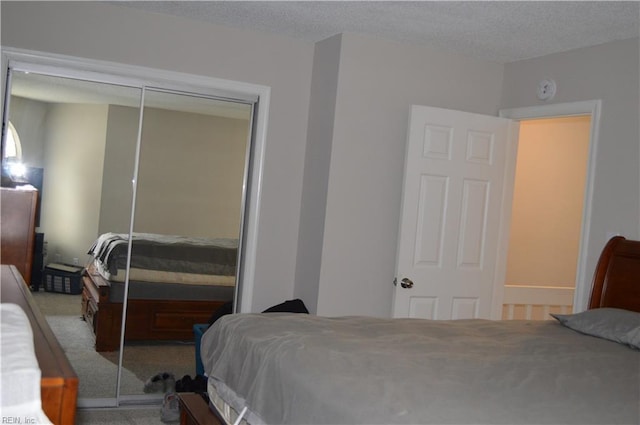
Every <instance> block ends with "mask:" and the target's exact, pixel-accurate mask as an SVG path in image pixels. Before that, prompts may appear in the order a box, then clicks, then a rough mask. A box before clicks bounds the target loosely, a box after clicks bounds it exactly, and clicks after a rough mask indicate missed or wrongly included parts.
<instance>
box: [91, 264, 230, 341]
mask: <svg viewBox="0 0 640 425" xmlns="http://www.w3.org/2000/svg"><path fill="white" fill-rule="evenodd" d="M82 280H83V289H82V316H83V317H84V319H85V321H86V322H87V323H88V324H89V325H90V327H91V329H92V330H93V333H94V335H95V338H96V345H95V348H96V351H115V350H117V349H118V348H119V347H120V329H121V325H122V306H123V303H122V302H114V301H111V300H110V290H111V285H110V284H109V281H108V280H106V279H104V278H103V277H102V276H100V275H99V274H98V273H96V272H94V271H93V266H89V267H88V268H87V270H85V272H84V274H83V277H82ZM227 301H228V300H200V301H199V300H193V301H191V300H190V301H182V300H151V299H129V300H128V301H127V322H126V330H125V341H193V340H194V334H193V325H195V324H199V323H207V322H208V321H209V319H210V318H211V316H212V314H213V313H214V312H215V311H216V310H217V309H218V308H220V306H222V304H224V303H225V302H227Z"/></svg>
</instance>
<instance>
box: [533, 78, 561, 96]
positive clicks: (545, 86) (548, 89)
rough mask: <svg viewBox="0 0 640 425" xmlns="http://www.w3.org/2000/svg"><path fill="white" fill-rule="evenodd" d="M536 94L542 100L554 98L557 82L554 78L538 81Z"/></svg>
mask: <svg viewBox="0 0 640 425" xmlns="http://www.w3.org/2000/svg"><path fill="white" fill-rule="evenodd" d="M536 94H537V95H538V99H540V100H550V99H552V98H553V96H555V94H556V82H555V81H553V80H542V81H540V82H539V83H538V88H537V90H536Z"/></svg>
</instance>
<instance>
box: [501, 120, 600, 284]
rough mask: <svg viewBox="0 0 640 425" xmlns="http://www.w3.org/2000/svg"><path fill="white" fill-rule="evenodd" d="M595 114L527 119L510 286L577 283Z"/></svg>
mask: <svg viewBox="0 0 640 425" xmlns="http://www.w3.org/2000/svg"><path fill="white" fill-rule="evenodd" d="M590 127H591V117H590V116H580V117H563V118H555V119H539V120H530V121H522V122H521V123H520V137H519V142H518V160H517V166H516V180H515V190H514V196H513V216H512V223H511V234H510V239H509V256H508V262H507V279H506V282H507V284H508V285H536V286H562V287H574V285H575V280H576V265H577V261H578V249H579V244H580V232H581V226H582V210H583V205H584V190H585V182H586V175H587V160H588V155H589V137H590Z"/></svg>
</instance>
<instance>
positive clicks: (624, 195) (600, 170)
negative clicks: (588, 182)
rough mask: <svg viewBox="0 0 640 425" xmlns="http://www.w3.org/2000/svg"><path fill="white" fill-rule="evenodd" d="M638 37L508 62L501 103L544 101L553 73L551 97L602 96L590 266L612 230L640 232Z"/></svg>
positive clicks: (512, 105)
mask: <svg viewBox="0 0 640 425" xmlns="http://www.w3.org/2000/svg"><path fill="white" fill-rule="evenodd" d="M639 50H640V47H639V44H638V39H637V38H635V39H629V40H622V41H616V42H612V43H607V44H603V45H600V46H594V47H589V48H584V49H576V50H572V51H569V52H565V53H559V54H553V55H548V56H544V57H541V58H537V59H530V60H523V61H519V62H514V63H510V64H507V65H506V66H505V78H504V83H503V88H502V94H503V95H502V100H501V102H500V107H501V108H516V107H524V106H533V105H538V104H542V103H543V102H541V101H539V100H538V99H537V98H536V94H535V88H536V85H537V83H538V81H540V80H542V79H545V78H552V79H554V80H555V81H556V84H557V86H558V91H557V94H556V96H555V98H554V99H553V100H552V103H564V102H576V101H583V100H593V99H601V100H602V111H601V121H600V136H599V145H598V153H597V160H596V164H595V165H596V168H595V180H594V187H593V205H592V217H591V229H590V238H589V242H588V252H587V271H592V270H594V269H595V266H596V263H597V260H598V257H599V255H600V251H601V250H602V247H603V246H604V244H605V243H606V241H607V234H608V233H620V234H622V235H624V236H626V237H628V238H631V239H638V237H639V236H640V234H639V232H640V222H639V220H640V199H639V197H640V164H639V161H640V131H639V129H638V120H639V116H640V111H639V109H638V102H639V93H640V88H639V81H640V74H639V72H638V67H639V61H640V59H639Z"/></svg>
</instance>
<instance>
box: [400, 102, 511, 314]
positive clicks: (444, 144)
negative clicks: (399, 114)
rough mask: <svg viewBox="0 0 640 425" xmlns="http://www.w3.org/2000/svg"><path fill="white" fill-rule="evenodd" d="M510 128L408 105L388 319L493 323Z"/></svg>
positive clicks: (506, 208) (503, 122) (506, 123)
mask: <svg viewBox="0 0 640 425" xmlns="http://www.w3.org/2000/svg"><path fill="white" fill-rule="evenodd" d="M517 126H518V124H517V123H515V122H513V121H511V120H508V119H505V118H498V117H492V116H486V115H478V114H472V113H467V112H461V111H453V110H448V109H440V108H432V107H426V106H413V107H412V109H411V117H410V121H409V130H408V141H407V156H406V162H405V176H404V187H403V200H402V213H401V223H400V233H399V241H398V258H397V264H396V280H397V284H396V288H395V291H394V310H393V315H394V317H421V318H428V319H464V318H487V319H489V318H497V317H499V315H500V313H499V311H497V310H498V309H499V308H501V304H502V303H501V300H500V299H497V298H500V294H501V287H500V286H501V285H503V283H504V267H503V265H502V264H501V263H502V262H503V261H500V259H499V258H498V257H499V256H498V252H499V249H500V248H501V247H502V246H503V241H504V240H506V239H505V237H506V235H505V234H504V232H505V231H508V226H506V225H505V224H508V221H509V218H510V205H511V197H512V183H509V182H510V180H512V176H509V174H512V171H511V170H510V168H509V170H507V167H506V165H507V162H506V159H507V156H509V157H514V158H515V156H514V153H513V152H508V150H509V148H510V144H509V143H508V142H509V138H510V137H513V136H512V135H515V134H517ZM505 176H506V178H505ZM505 182H506V183H507V184H506V188H505ZM501 221H502V223H501ZM501 224H502V225H501ZM501 232H502V233H501ZM496 286H497V288H496ZM496 289H497V292H496ZM496 296H497V297H496Z"/></svg>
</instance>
